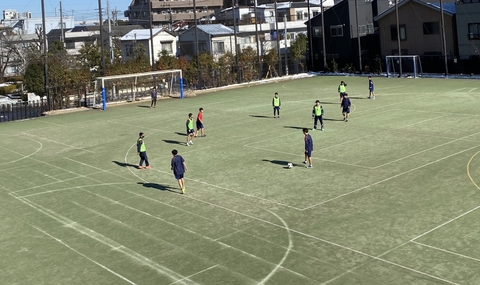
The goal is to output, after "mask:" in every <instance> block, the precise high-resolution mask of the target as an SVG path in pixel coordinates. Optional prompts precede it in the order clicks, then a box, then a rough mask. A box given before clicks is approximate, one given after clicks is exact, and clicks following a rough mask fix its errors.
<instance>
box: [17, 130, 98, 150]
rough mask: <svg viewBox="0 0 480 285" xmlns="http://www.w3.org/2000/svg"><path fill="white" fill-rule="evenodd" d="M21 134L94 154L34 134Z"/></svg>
mask: <svg viewBox="0 0 480 285" xmlns="http://www.w3.org/2000/svg"><path fill="white" fill-rule="evenodd" d="M21 134H23V135H25V136H27V137H34V138H38V139H41V140H44V141H47V142H53V143H56V144H59V145H63V146H67V147H69V148H73V149H78V150H82V151H86V152H90V153H95V152H93V151H91V150H88V149H84V148H81V147H76V146H73V145H69V144H64V143H61V142H57V141H54V140H51V139H48V138H44V137H40V136H37V135H34V134H29V133H25V132H21Z"/></svg>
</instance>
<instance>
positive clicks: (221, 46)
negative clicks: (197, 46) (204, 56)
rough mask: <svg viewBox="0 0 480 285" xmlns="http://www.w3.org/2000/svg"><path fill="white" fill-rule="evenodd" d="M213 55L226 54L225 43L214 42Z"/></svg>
mask: <svg viewBox="0 0 480 285" xmlns="http://www.w3.org/2000/svg"><path fill="white" fill-rule="evenodd" d="M213 53H225V43H224V42H214V43H213Z"/></svg>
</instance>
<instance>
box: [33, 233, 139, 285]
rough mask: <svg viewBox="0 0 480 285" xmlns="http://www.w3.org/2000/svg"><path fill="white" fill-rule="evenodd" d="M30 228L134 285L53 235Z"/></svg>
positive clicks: (133, 284) (133, 283)
mask: <svg viewBox="0 0 480 285" xmlns="http://www.w3.org/2000/svg"><path fill="white" fill-rule="evenodd" d="M30 226H31V227H33V228H34V229H36V230H38V231H39V232H41V233H43V234H44V235H46V236H48V237H50V238H52V239H54V240H55V241H57V242H59V243H60V244H61V245H63V246H65V247H66V248H68V249H70V250H71V251H73V252H75V253H76V254H78V255H80V256H82V257H83V258H85V259H87V260H88V261H90V262H92V263H94V264H95V265H97V266H99V267H101V268H102V269H104V270H106V271H108V272H110V273H112V274H113V275H115V276H117V277H119V278H120V279H122V280H124V281H126V282H128V283H130V284H132V285H135V284H136V283H135V282H133V281H131V280H129V279H127V278H126V277H125V276H122V275H120V274H119V273H117V272H115V271H113V270H112V269H110V268H108V267H106V266H105V265H103V264H101V263H99V262H97V261H95V260H93V259H91V258H90V257H88V256H86V255H85V254H83V253H81V252H79V251H78V250H76V249H74V248H73V247H71V246H69V245H68V244H66V243H65V242H63V241H62V240H61V239H59V238H56V237H54V236H53V235H51V234H49V233H48V232H46V231H44V230H42V229H40V228H38V227H36V226H34V225H30Z"/></svg>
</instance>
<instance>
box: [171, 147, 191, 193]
mask: <svg viewBox="0 0 480 285" xmlns="http://www.w3.org/2000/svg"><path fill="white" fill-rule="evenodd" d="M172 155H173V157H172V162H171V163H170V166H171V168H170V169H171V170H173V175H175V179H177V182H178V186H180V189H182V194H185V178H183V175H184V174H185V172H187V171H188V168H187V165H186V164H185V160H184V159H183V157H182V156H180V155H178V151H177V150H176V149H174V150H172Z"/></svg>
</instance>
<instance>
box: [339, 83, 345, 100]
mask: <svg viewBox="0 0 480 285" xmlns="http://www.w3.org/2000/svg"><path fill="white" fill-rule="evenodd" d="M345 93H347V83H345V82H344V81H340V85H338V94H339V95H340V102H342V98H343V95H345Z"/></svg>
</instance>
